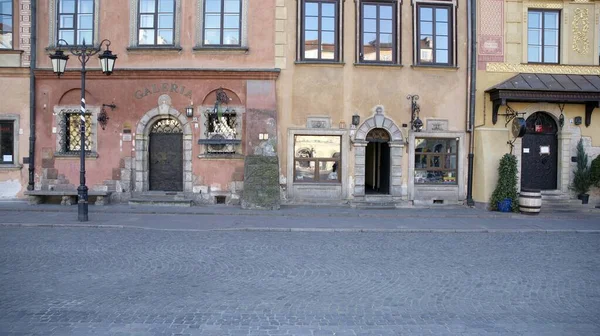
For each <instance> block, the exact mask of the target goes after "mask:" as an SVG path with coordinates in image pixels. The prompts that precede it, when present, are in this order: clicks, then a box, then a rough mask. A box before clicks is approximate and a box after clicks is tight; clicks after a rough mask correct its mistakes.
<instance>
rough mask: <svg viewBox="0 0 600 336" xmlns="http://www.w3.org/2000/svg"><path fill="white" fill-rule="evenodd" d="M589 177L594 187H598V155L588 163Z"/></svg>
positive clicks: (599, 177)
mask: <svg viewBox="0 0 600 336" xmlns="http://www.w3.org/2000/svg"><path fill="white" fill-rule="evenodd" d="M590 179H591V180H592V185H593V186H594V187H596V188H600V155H598V156H596V158H595V159H593V160H592V164H591V165H590Z"/></svg>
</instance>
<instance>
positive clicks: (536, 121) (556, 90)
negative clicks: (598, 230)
mask: <svg viewBox="0 0 600 336" xmlns="http://www.w3.org/2000/svg"><path fill="white" fill-rule="evenodd" d="M477 14H478V24H477V26H478V32H477V39H478V45H477V94H476V118H475V143H474V153H475V164H474V168H475V170H474V192H473V193H474V199H475V201H476V202H478V203H487V202H489V199H490V196H491V193H492V191H493V190H494V188H495V185H496V180H497V168H498V162H499V160H500V158H501V157H502V155H503V154H505V153H507V152H510V151H511V145H510V144H509V143H512V145H513V146H514V148H513V149H512V153H513V154H515V155H516V157H517V160H518V168H519V186H520V187H521V188H532V189H540V190H541V191H542V195H543V196H544V195H548V196H553V197H559V198H567V199H568V198H574V197H575V195H574V194H573V193H572V192H571V191H570V189H569V184H570V183H571V181H572V178H573V173H572V172H573V169H574V167H575V163H574V162H573V160H572V158H573V157H574V156H575V155H576V154H575V147H576V145H577V142H578V141H579V139H583V142H584V145H585V148H586V152H587V154H588V155H589V157H590V161H591V159H593V158H594V157H595V156H597V155H598V154H600V122H599V120H598V115H600V112H599V110H598V107H599V104H600V66H599V58H600V25H599V21H600V1H594V0H575V1H559V0H556V1H516V0H482V1H478V8H477ZM519 118H522V119H521V120H522V121H521V122H523V121H524V122H525V123H526V129H527V131H526V133H525V135H524V136H523V137H515V134H513V132H512V127H515V129H517V127H516V124H517V123H519V122H520V121H519ZM592 202H593V201H592ZM592 202H591V203H592Z"/></svg>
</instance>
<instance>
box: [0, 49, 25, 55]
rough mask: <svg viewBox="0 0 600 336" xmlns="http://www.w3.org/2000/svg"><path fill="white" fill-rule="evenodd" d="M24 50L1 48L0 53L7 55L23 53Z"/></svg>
mask: <svg viewBox="0 0 600 336" xmlns="http://www.w3.org/2000/svg"><path fill="white" fill-rule="evenodd" d="M23 52H24V51H23V50H16V49H0V55H1V54H5V55H13V54H17V55H18V54H22V53H23Z"/></svg>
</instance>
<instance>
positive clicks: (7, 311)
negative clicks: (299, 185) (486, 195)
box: [0, 227, 600, 336]
mask: <svg viewBox="0 0 600 336" xmlns="http://www.w3.org/2000/svg"><path fill="white" fill-rule="evenodd" d="M598 312H600V234H581V233H550V234H543V233H381V232H380V233H353V232H244V231H236V232H181V231H156V230H132V229H97V228H43V227H36V228H19V227H3V228H0V335H26V334H27V335H29V334H33V335H569V336H570V335H585V336H588V335H598V334H600V315H599V314H598Z"/></svg>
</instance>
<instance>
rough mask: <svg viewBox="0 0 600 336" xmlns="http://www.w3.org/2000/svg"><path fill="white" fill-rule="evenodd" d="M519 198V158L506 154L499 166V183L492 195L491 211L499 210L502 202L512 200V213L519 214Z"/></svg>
mask: <svg viewBox="0 0 600 336" xmlns="http://www.w3.org/2000/svg"><path fill="white" fill-rule="evenodd" d="M517 197H518V196H517V157H516V156H514V155H512V154H504V156H503V157H502V159H500V165H499V166H498V183H497V184H496V189H494V192H493V193H492V198H491V200H490V210H499V207H498V204H499V203H500V202H503V201H505V200H510V202H511V207H512V211H513V212H518V211H519V203H518V198H517Z"/></svg>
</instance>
